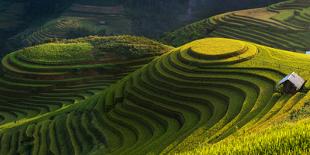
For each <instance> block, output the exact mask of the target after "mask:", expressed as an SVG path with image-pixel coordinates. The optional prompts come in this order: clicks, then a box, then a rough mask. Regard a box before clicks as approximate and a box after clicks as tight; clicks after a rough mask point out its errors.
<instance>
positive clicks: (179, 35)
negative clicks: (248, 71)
mask: <svg viewBox="0 0 310 155" xmlns="http://www.w3.org/2000/svg"><path fill="white" fill-rule="evenodd" d="M286 5H287V6H286ZM307 6H309V2H306V1H298V0H296V1H290V2H281V3H279V4H275V5H271V6H269V7H266V8H263V9H262V8H258V9H250V10H242V11H235V12H229V13H224V14H220V15H216V16H213V17H210V18H207V19H203V20H201V21H198V22H195V23H192V24H189V25H186V26H184V27H181V28H179V29H177V30H175V31H172V32H169V33H166V34H165V35H163V36H162V37H161V40H162V41H163V42H164V43H167V44H171V45H173V46H180V45H183V44H185V43H188V42H190V41H193V40H197V39H202V38H205V37H224V38H231V39H238V40H244V41H250V42H254V43H257V44H261V45H265V46H269V47H274V48H279V49H285V50H290V51H296V52H301V53H304V52H305V51H306V50H307V48H308V45H309V42H308V41H307V40H309V31H308V27H309V22H310V20H309V14H307V13H306V12H308V11H309V8H308V7H307ZM271 8H272V9H271ZM277 8H279V9H277ZM256 10H258V12H260V14H262V16H259V17H257V16H256V15H255V14H254V15H253V14H251V12H255V11H256ZM262 10H264V11H262ZM263 15H264V16H263Z"/></svg>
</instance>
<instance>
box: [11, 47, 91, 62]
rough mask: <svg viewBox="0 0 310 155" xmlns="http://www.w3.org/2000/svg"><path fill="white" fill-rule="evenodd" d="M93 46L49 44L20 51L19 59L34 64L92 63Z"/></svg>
mask: <svg viewBox="0 0 310 155" xmlns="http://www.w3.org/2000/svg"><path fill="white" fill-rule="evenodd" d="M92 50H93V46H92V45H91V44H89V43H71V44H62V43H49V44H43V45H38V46H34V47H29V48H25V49H22V50H20V51H18V54H17V55H16V57H17V58H19V59H24V60H28V61H30V62H33V63H40V62H41V63H43V64H44V63H45V62H47V63H51V64H52V63H59V62H65V63H66V62H73V61H74V62H78V63H81V62H85V61H92V60H94V58H93V57H92V55H91V52H92Z"/></svg>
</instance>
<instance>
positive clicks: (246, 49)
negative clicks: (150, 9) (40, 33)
mask: <svg viewBox="0 0 310 155" xmlns="http://www.w3.org/2000/svg"><path fill="white" fill-rule="evenodd" d="M84 46H86V47H85V48H87V45H84ZM81 49H82V48H81ZM17 53H18V52H17ZM13 55H14V53H13ZM283 58H285V59H283ZM4 60H5V59H4ZM309 60H310V57H309V56H307V55H304V54H296V53H292V52H288V51H283V50H277V49H273V48H269V47H265V46H261V45H257V44H253V43H249V42H243V41H238V40H230V39H221V38H213V39H212V38H211V39H203V40H197V41H194V42H191V43H188V44H186V45H184V46H181V47H179V48H176V49H172V50H171V51H170V52H168V53H165V54H163V55H162V56H160V57H158V58H156V59H154V60H153V61H151V62H150V63H149V64H147V65H145V66H144V67H142V68H141V69H138V70H136V71H135V72H133V73H131V74H129V75H128V76H126V77H125V78H123V79H122V80H120V81H118V82H117V83H116V84H113V85H111V86H110V87H109V88H107V89H104V90H103V91H98V92H96V93H93V94H91V95H90V96H89V97H87V98H84V99H80V100H77V102H76V103H75V104H73V105H72V106H71V107H67V108H66V106H63V108H61V109H59V110H54V111H53V112H50V113H47V114H44V115H41V116H40V117H37V118H36V117H34V118H32V119H21V120H17V122H12V121H11V122H10V121H9V122H7V123H5V124H2V125H0V139H1V143H2V144H5V145H1V146H0V152H1V154H7V153H9V152H13V153H16V152H24V153H31V154H48V153H54V154H103V153H107V154H145V153H155V154H158V153H160V152H162V151H163V152H164V153H168V152H170V151H171V150H174V149H176V150H178V149H179V148H191V147H195V146H197V145H198V144H199V143H200V142H205V141H207V142H218V141H220V140H222V139H224V138H226V137H227V136H229V135H231V134H232V133H234V132H236V131H237V130H238V129H240V128H242V129H248V128H256V127H259V126H262V125H264V124H266V123H268V121H270V120H272V119H279V118H282V116H286V115H288V114H289V112H290V111H291V110H292V109H294V108H298V107H300V106H302V105H304V104H305V103H306V102H308V101H309V92H308V91H309V86H308V85H309V84H306V87H304V88H303V90H302V92H298V93H297V94H294V95H291V94H282V93H279V92H277V91H275V85H276V83H277V82H278V81H279V80H280V79H281V78H283V77H284V76H285V75H286V74H288V73H291V72H292V71H295V72H297V73H298V74H300V75H301V76H302V77H303V78H305V79H306V80H309V78H310V72H309V69H308V68H307V66H309V65H310V63H309ZM32 61H37V60H32ZM4 62H5V61H4ZM49 66H50V67H51V68H53V65H51V64H50V65H49ZM50 67H47V68H50ZM21 70H23V69H22V68H21ZM4 75H6V74H4ZM90 81H91V80H90ZM96 85H97V86H99V85H98V84H96ZM77 89H78V88H77V87H75V86H73V87H72V86H71V88H70V91H72V90H77ZM88 90H90V89H88ZM44 94H46V95H52V96H53V95H55V94H53V93H51V92H48V93H44ZM44 97H45V96H44ZM45 99H46V100H48V99H47V98H45ZM41 101H42V102H44V98H42V99H41ZM7 107H8V108H13V107H15V106H13V104H11V105H10V104H9V105H8V106H7ZM16 114H19V113H18V112H16ZM5 116H6V115H5ZM193 137H194V138H193ZM179 143H180V145H178V144H179ZM189 144H190V145H189Z"/></svg>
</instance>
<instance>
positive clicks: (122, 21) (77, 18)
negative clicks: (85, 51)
mask: <svg viewBox="0 0 310 155" xmlns="http://www.w3.org/2000/svg"><path fill="white" fill-rule="evenodd" d="M124 14H125V13H124V8H123V6H121V5H120V6H96V5H83V4H79V3H76V4H72V6H71V7H70V8H68V9H67V10H66V11H65V12H63V13H62V14H61V16H60V17H58V18H56V19H53V20H50V21H48V22H46V23H45V24H43V25H40V26H35V27H30V28H28V29H26V30H24V31H23V32H21V33H18V34H17V35H15V36H13V37H11V38H10V39H9V42H8V43H7V46H8V47H7V48H9V49H16V48H17V47H18V48H20V47H27V46H32V45H37V44H40V43H44V42H47V41H50V40H53V39H55V38H57V39H71V38H78V37H84V36H88V35H95V34H96V35H113V34H130V33H131V30H130V20H129V19H127V18H126V17H125V16H124Z"/></svg>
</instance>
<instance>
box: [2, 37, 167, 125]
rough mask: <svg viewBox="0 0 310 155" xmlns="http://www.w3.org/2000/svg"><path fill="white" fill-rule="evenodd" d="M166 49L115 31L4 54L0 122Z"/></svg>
mask: <svg viewBox="0 0 310 155" xmlns="http://www.w3.org/2000/svg"><path fill="white" fill-rule="evenodd" d="M116 45H117V46H116ZM170 49H171V47H169V46H165V45H162V44H160V43H157V42H155V41H152V40H148V39H145V38H141V37H130V36H117V37H88V38H81V39H76V40H63V41H61V42H56V43H48V44H42V45H38V46H34V47H29V48H25V49H22V50H19V51H17V52H14V53H11V54H8V55H7V56H6V57H5V58H3V60H2V67H1V74H0V83H1V86H2V87H1V88H0V94H1V95H0V103H1V104H0V107H1V108H0V124H1V125H5V124H6V123H8V122H13V121H16V120H20V119H23V118H33V117H36V116H40V115H42V114H45V113H48V112H51V111H55V110H57V109H58V110H59V109H62V108H64V107H66V105H70V104H73V103H76V102H78V101H80V100H84V99H86V98H88V97H89V96H92V95H94V93H96V92H98V91H101V90H103V89H104V88H106V87H107V86H109V85H110V84H112V83H114V82H115V81H117V80H118V79H120V78H122V77H124V76H125V75H127V74H128V73H130V72H132V71H133V70H136V69H137V68H139V67H141V65H144V64H146V63H147V62H149V61H151V60H152V59H153V58H154V57H156V56H158V55H160V54H162V53H164V52H166V51H168V50H170Z"/></svg>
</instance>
